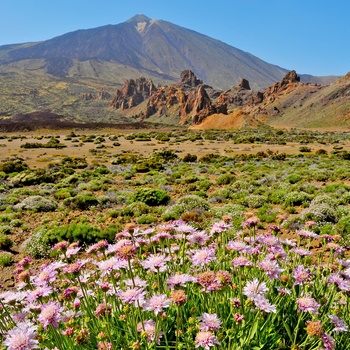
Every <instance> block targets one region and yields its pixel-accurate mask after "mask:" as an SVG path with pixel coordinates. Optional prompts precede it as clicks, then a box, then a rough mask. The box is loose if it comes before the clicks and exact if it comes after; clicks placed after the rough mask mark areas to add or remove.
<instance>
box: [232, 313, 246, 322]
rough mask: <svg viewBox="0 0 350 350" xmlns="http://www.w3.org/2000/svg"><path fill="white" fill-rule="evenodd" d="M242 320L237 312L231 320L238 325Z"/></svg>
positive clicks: (241, 316)
mask: <svg viewBox="0 0 350 350" xmlns="http://www.w3.org/2000/svg"><path fill="white" fill-rule="evenodd" d="M243 318H244V316H243V315H241V314H239V313H237V312H236V313H235V314H234V315H233V319H234V320H235V321H236V322H238V323H240V322H242V321H243Z"/></svg>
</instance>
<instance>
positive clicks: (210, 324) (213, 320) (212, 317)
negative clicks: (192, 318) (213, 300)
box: [199, 312, 222, 331]
mask: <svg viewBox="0 0 350 350" xmlns="http://www.w3.org/2000/svg"><path fill="white" fill-rule="evenodd" d="M199 320H200V323H199V329H200V330H201V331H218V330H219V329H220V328H221V323H222V322H221V320H220V319H219V318H218V316H217V314H208V313H206V312H204V313H203V314H202V316H201V317H199Z"/></svg>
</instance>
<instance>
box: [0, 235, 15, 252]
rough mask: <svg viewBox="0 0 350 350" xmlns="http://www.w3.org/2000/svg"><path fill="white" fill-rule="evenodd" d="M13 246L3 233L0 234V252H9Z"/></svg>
mask: <svg viewBox="0 0 350 350" xmlns="http://www.w3.org/2000/svg"><path fill="white" fill-rule="evenodd" d="M12 246H13V241H12V239H11V238H9V237H7V236H6V235H4V234H3V233H0V250H9V249H11V247H12Z"/></svg>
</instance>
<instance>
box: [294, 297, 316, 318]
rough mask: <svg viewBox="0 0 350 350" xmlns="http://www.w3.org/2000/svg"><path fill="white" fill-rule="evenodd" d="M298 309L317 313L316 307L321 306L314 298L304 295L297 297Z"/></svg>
mask: <svg viewBox="0 0 350 350" xmlns="http://www.w3.org/2000/svg"><path fill="white" fill-rule="evenodd" d="M296 301H297V304H298V311H308V312H311V313H312V314H318V313H319V312H318V309H319V307H320V306H321V305H320V304H319V303H318V302H317V301H316V300H315V299H314V298H312V297H310V296H309V295H306V296H304V297H301V298H297V300H296Z"/></svg>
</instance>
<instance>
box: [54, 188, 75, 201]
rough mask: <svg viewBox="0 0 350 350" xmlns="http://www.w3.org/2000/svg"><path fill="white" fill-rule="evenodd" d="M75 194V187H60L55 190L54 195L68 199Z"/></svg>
mask: <svg viewBox="0 0 350 350" xmlns="http://www.w3.org/2000/svg"><path fill="white" fill-rule="evenodd" d="M72 196H73V189H72V188H70V187H64V188H60V189H59V190H58V191H56V192H55V194H54V197H55V198H56V199H66V198H70V197H72Z"/></svg>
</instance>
